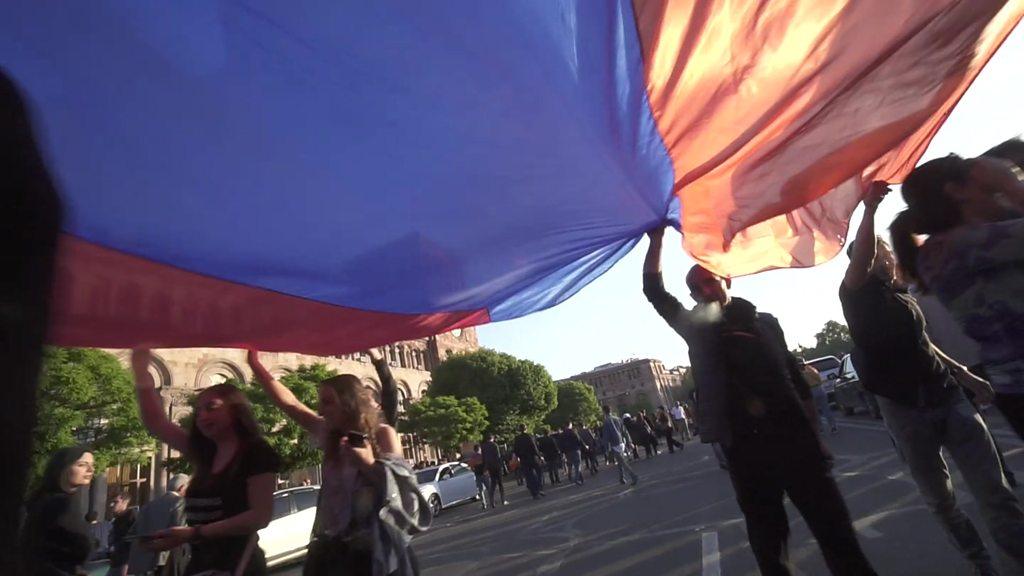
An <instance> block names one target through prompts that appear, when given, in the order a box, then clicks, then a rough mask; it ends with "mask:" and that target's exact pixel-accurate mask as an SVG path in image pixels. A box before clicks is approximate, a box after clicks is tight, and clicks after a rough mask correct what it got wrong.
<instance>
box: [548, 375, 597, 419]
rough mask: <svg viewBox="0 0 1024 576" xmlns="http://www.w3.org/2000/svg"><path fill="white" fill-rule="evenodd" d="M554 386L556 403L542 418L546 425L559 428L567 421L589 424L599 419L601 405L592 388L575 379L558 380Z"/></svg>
mask: <svg viewBox="0 0 1024 576" xmlns="http://www.w3.org/2000/svg"><path fill="white" fill-rule="evenodd" d="M555 388H556V392H557V405H556V406H555V409H554V410H552V411H551V412H549V413H548V415H547V417H546V418H545V419H544V421H545V422H546V423H547V424H548V425H550V426H554V427H557V428H561V427H562V426H565V424H566V423H567V422H577V423H581V424H583V425H584V426H590V425H592V424H595V423H596V422H597V421H598V420H600V418H601V407H600V406H599V405H598V404H597V395H596V394H594V389H593V388H591V387H590V386H588V385H586V384H585V383H583V382H577V381H575V380H568V381H565V382H559V383H557V384H556V385H555Z"/></svg>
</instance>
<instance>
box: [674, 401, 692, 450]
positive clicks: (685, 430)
mask: <svg viewBox="0 0 1024 576" xmlns="http://www.w3.org/2000/svg"><path fill="white" fill-rule="evenodd" d="M669 415H670V416H672V426H673V427H674V428H675V429H676V431H678V432H679V439H680V440H682V441H683V442H686V441H687V440H689V439H690V425H689V422H687V420H686V409H684V408H683V403H682V402H680V401H679V400H676V405H675V406H673V407H672V408H671V409H669Z"/></svg>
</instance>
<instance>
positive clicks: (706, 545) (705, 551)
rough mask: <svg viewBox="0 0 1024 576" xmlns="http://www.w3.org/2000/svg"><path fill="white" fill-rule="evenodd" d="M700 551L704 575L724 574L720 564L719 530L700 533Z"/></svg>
mask: <svg viewBox="0 0 1024 576" xmlns="http://www.w3.org/2000/svg"><path fill="white" fill-rule="evenodd" d="M700 553H701V570H700V573H701V575H702V576H722V567H721V566H720V565H719V562H720V561H721V554H719V552H718V532H702V533H701V535H700Z"/></svg>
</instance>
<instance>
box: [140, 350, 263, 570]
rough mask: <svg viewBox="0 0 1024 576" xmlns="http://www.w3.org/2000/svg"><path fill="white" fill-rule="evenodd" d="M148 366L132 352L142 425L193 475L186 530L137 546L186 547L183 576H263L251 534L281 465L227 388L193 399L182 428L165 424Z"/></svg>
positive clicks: (247, 409) (239, 397)
mask: <svg viewBox="0 0 1024 576" xmlns="http://www.w3.org/2000/svg"><path fill="white" fill-rule="evenodd" d="M150 362H151V354H150V352H149V350H135V351H133V352H132V370H133V371H134V372H135V395H136V397H137V399H138V402H139V412H140V414H141V415H142V422H143V424H145V426H146V428H147V429H148V430H149V432H150V434H152V435H153V436H156V437H157V438H159V439H160V440H161V441H163V442H165V443H166V444H167V445H168V446H170V447H171V448H173V449H175V450H177V451H179V452H181V453H182V454H184V455H185V457H186V458H188V460H189V462H191V464H192V466H193V468H194V470H195V474H194V475H193V476H192V480H191V482H190V483H189V488H188V492H187V494H186V496H185V520H186V523H187V526H178V527H173V528H168V529H166V530H162V531H160V532H157V533H156V534H141V535H139V540H140V541H142V542H143V544H144V545H145V546H147V547H149V548H150V549H152V550H171V549H173V548H177V547H179V546H182V545H184V544H190V545H191V549H192V557H191V559H190V560H189V563H188V567H187V568H186V570H185V574H186V576H188V575H193V574H200V573H205V574H222V573H228V574H238V573H242V574H245V575H246V576H261V575H263V574H266V573H267V568H266V560H265V558H264V557H263V552H262V550H260V548H259V546H257V545H256V541H257V537H256V532H257V531H258V530H259V529H261V528H263V527H264V526H266V525H267V524H269V523H270V519H271V516H272V514H273V506H274V487H275V483H276V475H277V472H278V471H279V469H280V465H281V463H280V458H279V457H278V455H277V453H276V452H274V449H273V448H271V447H270V445H269V444H267V441H266V440H264V439H263V435H262V433H261V432H260V429H259V425H258V424H257V423H256V418H255V417H254V416H253V413H252V407H251V406H250V405H249V401H248V400H247V399H246V397H245V395H244V394H243V393H242V391H241V390H239V389H238V388H236V387H235V386H232V385H231V384H217V385H216V386H211V387H209V388H206V389H205V390H203V391H202V392H200V393H199V395H198V396H196V398H195V402H194V406H195V412H194V413H193V416H194V418H193V419H192V424H191V425H190V426H189V428H188V429H187V430H186V429H185V428H182V427H181V426H179V425H177V424H175V423H174V422H171V421H170V419H168V417H167V413H166V412H165V411H164V407H163V403H162V402H161V400H160V394H159V392H157V390H156V386H155V384H154V382H153V377H152V376H151V375H150V374H149V365H150Z"/></svg>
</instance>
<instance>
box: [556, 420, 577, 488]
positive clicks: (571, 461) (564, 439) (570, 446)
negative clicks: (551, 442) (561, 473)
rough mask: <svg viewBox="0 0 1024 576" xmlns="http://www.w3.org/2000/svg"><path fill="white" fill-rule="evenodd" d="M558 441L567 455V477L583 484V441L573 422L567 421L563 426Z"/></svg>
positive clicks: (573, 481)
mask: <svg viewBox="0 0 1024 576" xmlns="http://www.w3.org/2000/svg"><path fill="white" fill-rule="evenodd" d="M557 441H558V448H559V449H560V450H561V451H562V454H564V455H565V461H566V464H567V465H568V467H569V472H568V474H567V475H566V477H567V478H568V479H569V480H570V481H572V483H573V484H576V485H577V486H583V472H582V471H581V468H582V465H583V456H582V452H583V441H582V440H580V435H579V434H577V433H576V430H574V429H573V427H572V422H567V423H566V425H565V426H563V427H562V432H561V434H558V436H557Z"/></svg>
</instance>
